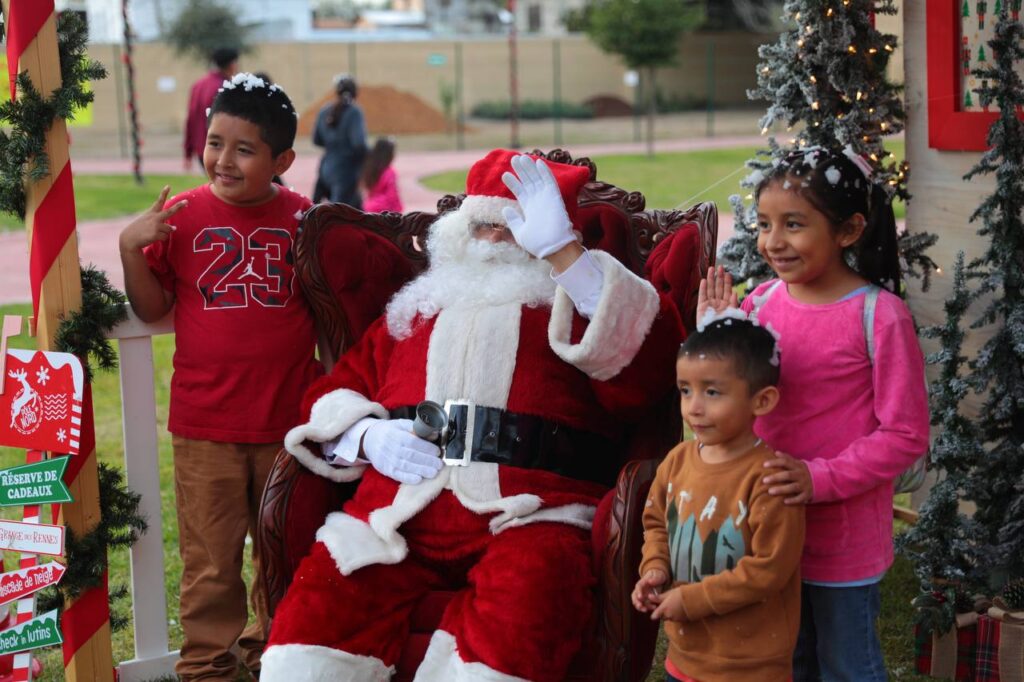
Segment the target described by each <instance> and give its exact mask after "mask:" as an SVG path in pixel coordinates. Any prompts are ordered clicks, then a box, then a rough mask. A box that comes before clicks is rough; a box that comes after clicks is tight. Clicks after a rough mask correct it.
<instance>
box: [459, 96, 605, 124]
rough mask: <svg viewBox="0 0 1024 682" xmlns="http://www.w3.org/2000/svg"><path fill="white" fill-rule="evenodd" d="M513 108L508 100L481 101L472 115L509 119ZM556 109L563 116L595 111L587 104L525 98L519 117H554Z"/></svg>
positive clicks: (592, 114) (572, 116)
mask: <svg viewBox="0 0 1024 682" xmlns="http://www.w3.org/2000/svg"><path fill="white" fill-rule="evenodd" d="M511 109H512V103H511V102H507V101H492V102H480V103H479V104H477V105H476V106H474V107H473V109H472V111H471V112H470V115H471V116H474V117H476V118H487V119H507V118H509V115H510V112H511ZM556 111H557V112H558V113H559V115H560V116H561V118H577V119H578V118H593V117H594V111H593V110H592V109H591V108H590V107H589V106H587V105H586V104H573V103H571V102H551V101H547V100H536V99H528V100H523V101H522V102H520V103H519V118H521V119H524V120H536V119H541V118H554V117H555V113H556Z"/></svg>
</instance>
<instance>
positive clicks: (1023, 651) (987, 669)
mask: <svg viewBox="0 0 1024 682" xmlns="http://www.w3.org/2000/svg"><path fill="white" fill-rule="evenodd" d="M974 670H975V674H974V679H975V682H1024V611H1017V612H1013V611H1008V610H1006V609H1003V608H1000V605H998V604H997V605H996V606H993V607H992V608H990V609H989V610H988V613H987V614H984V615H982V616H981V617H980V618H979V619H978V648H977V654H976V657H975V666H974Z"/></svg>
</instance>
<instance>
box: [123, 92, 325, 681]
mask: <svg viewBox="0 0 1024 682" xmlns="http://www.w3.org/2000/svg"><path fill="white" fill-rule="evenodd" d="M296 124H297V121H296V115H295V109H294V108H293V107H292V103H291V100H290V99H289V98H288V96H287V95H286V94H285V93H284V91H283V90H281V88H279V87H278V86H276V85H271V84H268V83H267V82H266V81H264V80H262V79H260V78H257V77H255V76H253V75H252V74H249V73H239V74H236V75H235V76H234V77H233V78H232V79H231V80H230V81H228V82H227V83H224V87H223V88H222V90H221V92H219V93H218V94H217V97H216V98H215V99H214V101H213V106H212V107H211V110H210V129H209V131H208V133H207V137H206V149H205V151H204V153H203V163H204V164H205V166H206V173H207V176H208V177H209V182H207V183H205V184H203V185H201V186H199V187H196V188H194V189H191V190H189V191H187V192H184V193H182V194H179V195H178V196H176V197H174V198H173V199H171V200H170V201H166V199H167V194H168V188H166V187H165V188H164V190H163V192H161V193H160V197H159V198H158V199H157V201H156V203H155V204H154V205H153V206H152V208H150V210H149V211H147V212H145V213H143V214H142V215H141V216H139V217H138V218H136V219H135V220H134V221H132V222H131V223H130V224H129V225H128V226H127V227H126V228H125V229H124V231H123V232H122V233H121V237H120V249H121V263H122V266H123V268H124V279H125V289H126V291H127V293H128V300H129V301H130V302H131V306H132V309H133V310H134V311H135V314H136V315H138V316H139V317H140V318H141V319H142V320H144V321H147V322H152V321H155V320H158V319H160V318H161V317H163V316H164V315H165V314H167V312H168V311H170V310H171V308H172V307H173V309H174V329H175V332H176V337H175V350H174V375H173V376H172V378H171V405H170V415H169V417H168V420H167V429H168V430H169V431H170V432H171V436H172V445H173V449H174V491H175V500H176V505H177V512H178V529H179V534H178V547H179V552H180V553H181V558H182V564H183V566H184V568H183V571H182V575H181V610H180V614H181V628H182V631H183V633H184V642H183V643H182V645H181V660H179V661H178V663H177V664H176V666H175V670H176V672H177V673H178V675H179V679H180V680H183V681H185V682H190V681H192V680H202V681H203V682H233V681H234V680H235V679H236V672H237V671H236V668H237V661H236V659H235V651H234V649H235V646H236V645H237V650H238V651H239V654H240V656H241V658H242V664H243V665H244V666H245V667H246V668H247V669H248V670H249V671H250V672H251V673H253V674H256V675H258V672H259V669H260V656H261V654H262V651H263V646H264V643H265V641H266V625H267V619H268V614H267V612H266V599H265V598H264V596H263V593H262V590H260V589H259V585H258V583H257V584H255V585H253V587H252V592H251V598H252V608H253V612H254V614H255V622H254V623H252V624H250V625H248V627H247V626H246V623H247V620H248V614H247V609H246V585H245V581H244V580H243V578H242V553H243V550H244V547H245V536H246V532H247V531H248V533H249V534H250V535H252V536H253V538H255V537H256V532H255V528H256V523H257V520H258V513H259V505H260V498H261V496H262V494H263V487H264V485H265V484H266V480H267V477H268V476H269V474H270V469H271V467H272V466H273V463H274V458H275V456H276V455H277V452H278V450H280V448H281V443H282V439H283V437H284V434H285V432H287V430H288V429H289V428H290V427H291V426H292V425H294V424H295V423H296V422H297V421H298V420H299V407H298V405H299V401H300V399H301V397H302V395H303V393H304V391H305V389H306V387H307V385H308V384H310V383H312V382H313V381H314V380H315V379H316V378H317V377H318V376H319V375H320V374H321V373H322V369H321V367H320V365H319V363H318V362H317V361H316V359H315V357H314V346H315V340H316V334H315V332H314V329H313V317H312V315H311V313H310V310H309V306H308V305H307V304H306V300H305V297H304V296H303V295H302V291H301V290H300V289H299V286H298V282H297V281H296V277H295V273H294V270H293V264H294V262H295V258H294V255H293V253H294V242H295V235H296V232H297V230H298V227H299V219H300V218H301V217H302V213H303V212H304V211H305V210H306V209H308V208H309V207H310V205H311V203H310V201H309V199H307V198H306V197H304V196H302V195H300V194H297V193H295V192H293V191H291V190H289V189H287V188H285V187H281V186H279V185H276V184H274V182H273V180H272V179H273V176H274V175H279V174H281V173H284V172H285V171H286V170H288V167H289V166H290V165H291V164H292V162H293V161H294V160H295V151H294V150H293V149H292V144H293V143H294V141H295V130H296ZM252 553H253V564H254V568H255V572H256V573H257V574H258V573H259V565H260V547H259V545H258V544H254V545H253V552H252Z"/></svg>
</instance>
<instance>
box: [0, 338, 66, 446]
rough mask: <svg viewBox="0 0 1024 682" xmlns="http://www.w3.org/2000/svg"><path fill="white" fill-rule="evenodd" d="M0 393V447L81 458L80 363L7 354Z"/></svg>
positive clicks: (62, 356)
mask: <svg viewBox="0 0 1024 682" xmlns="http://www.w3.org/2000/svg"><path fill="white" fill-rule="evenodd" d="M2 380H3V382H4V391H3V393H2V394H0V445H7V446H9V447H12V448H25V449H26V450H46V451H49V452H60V453H66V454H69V455H77V454H78V447H79V438H80V434H81V426H82V386H83V380H84V375H83V373H82V363H81V362H80V361H79V360H78V358H77V357H75V356H74V355H72V354H71V353H53V352H49V351H30V350H17V349H15V350H9V351H7V362H6V367H5V370H4V376H3V377H2Z"/></svg>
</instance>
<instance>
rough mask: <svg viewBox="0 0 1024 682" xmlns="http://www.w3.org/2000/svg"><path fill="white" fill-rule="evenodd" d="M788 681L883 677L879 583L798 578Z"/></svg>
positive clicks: (874, 680) (881, 680) (852, 681)
mask: <svg viewBox="0 0 1024 682" xmlns="http://www.w3.org/2000/svg"><path fill="white" fill-rule="evenodd" d="M800 598H801V604H800V634H799V636H798V637H797V642H796V650H795V651H794V652H793V680H794V682H818V681H819V680H820V681H821V682H885V680H887V679H888V678H887V676H886V672H885V661H884V660H883V659H882V645H881V642H879V640H878V631H877V628H876V623H877V621H878V613H879V611H880V610H881V608H882V595H881V592H880V590H879V584H878V583H874V584H871V585H864V586H860V587H822V586H819V585H808V584H807V583H804V585H803V589H802V591H801V595H800Z"/></svg>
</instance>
